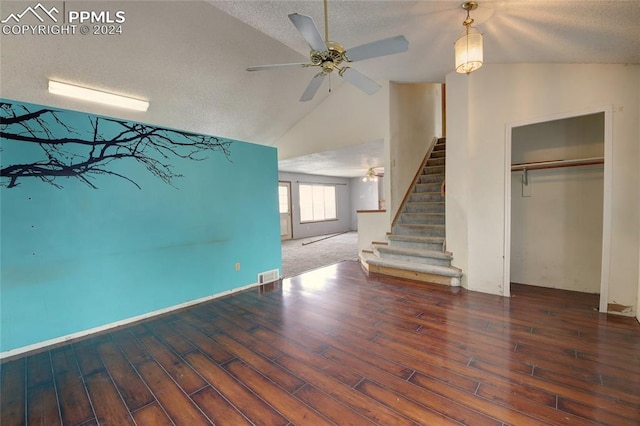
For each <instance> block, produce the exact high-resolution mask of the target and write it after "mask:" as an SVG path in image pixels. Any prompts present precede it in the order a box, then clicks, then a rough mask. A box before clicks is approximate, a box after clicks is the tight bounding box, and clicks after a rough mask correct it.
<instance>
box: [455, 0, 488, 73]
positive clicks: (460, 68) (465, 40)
mask: <svg viewBox="0 0 640 426" xmlns="http://www.w3.org/2000/svg"><path fill="white" fill-rule="evenodd" d="M462 8H463V9H464V10H466V11H467V18H466V19H465V20H464V21H463V22H462V25H464V32H463V33H462V35H461V36H460V37H458V39H457V40H456V42H455V44H454V50H455V53H456V72H459V73H461V74H469V73H471V72H473V71H475V70H477V69H478V68H480V67H481V66H482V33H480V31H478V29H477V28H476V27H472V26H471V24H473V19H472V18H471V17H470V16H469V12H470V11H472V10H475V9H477V8H478V3H476V2H475V1H468V2H466V3H463V4H462Z"/></svg>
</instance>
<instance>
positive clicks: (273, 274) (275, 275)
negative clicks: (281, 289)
mask: <svg viewBox="0 0 640 426" xmlns="http://www.w3.org/2000/svg"><path fill="white" fill-rule="evenodd" d="M278 279H280V270H279V269H272V270H270V271H265V272H260V273H259V274H258V284H264V283H270V282H273V281H277V280H278Z"/></svg>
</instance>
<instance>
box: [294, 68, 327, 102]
mask: <svg viewBox="0 0 640 426" xmlns="http://www.w3.org/2000/svg"><path fill="white" fill-rule="evenodd" d="M323 81H324V74H322V73H318V74H316V75H315V77H313V78H312V79H311V82H310V83H309V85H308V86H307V89H306V90H305V91H304V93H303V94H302V97H301V98H300V102H306V101H310V100H311V99H313V97H314V96H315V94H316V92H317V91H318V89H319V88H320V86H321V85H322V82H323Z"/></svg>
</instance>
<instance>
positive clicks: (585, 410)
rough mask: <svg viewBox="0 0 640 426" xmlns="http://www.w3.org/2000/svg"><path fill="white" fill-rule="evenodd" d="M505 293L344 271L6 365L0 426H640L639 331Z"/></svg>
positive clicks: (563, 298) (583, 303)
mask: <svg viewBox="0 0 640 426" xmlns="http://www.w3.org/2000/svg"><path fill="white" fill-rule="evenodd" d="M263 290H264V289H263ZM512 294H513V297H512V298H510V299H506V298H501V297H497V296H491V295H486V294H481V293H475V292H469V291H466V290H462V289H456V288H449V287H445V286H439V285H430V284H424V283H415V282H412V281H409V280H402V279H396V278H391V277H385V276H379V275H373V274H372V275H371V276H368V275H367V274H366V273H365V272H364V271H363V270H362V269H361V267H360V265H359V264H358V263H355V262H342V263H339V264H336V265H332V266H329V267H326V268H323V269H319V270H316V271H312V272H309V273H306V274H303V275H301V276H299V277H295V278H293V279H290V280H285V281H284V282H283V283H282V284H281V285H280V286H277V288H275V289H274V290H273V291H268V292H265V291H259V290H258V289H254V290H250V291H245V292H242V293H239V294H235V295H232V296H228V297H225V298H221V299H217V300H214V301H211V302H207V303H204V304H201V305H197V306H195V307H191V308H188V309H184V310H181V311H178V312H174V313H171V314H167V315H164V316H162V317H157V318H154V319H151V320H147V321H144V322H141V323H138V324H135V325H132V326H127V327H124V328H120V329H118V330H115V331H111V332H108V333H103V334H101V335H99V336H94V337H92V338H89V339H83V340H80V341H76V342H72V343H69V344H66V345H64V346H59V347H55V348H51V349H49V350H46V351H42V352H40V353H37V354H33V355H29V356H25V357H21V358H19V359H14V360H8V361H6V362H4V363H2V365H1V366H0V369H1V376H2V383H1V389H0V391H1V392H2V393H1V396H0V398H1V408H0V409H1V418H0V424H1V425H2V426H11V425H24V424H29V425H58V424H65V425H96V424H101V425H126V424H137V425H171V424H174V425H189V426H192V425H205V424H212V423H213V424H220V425H243V424H247V425H250V424H255V425H291V424H296V425H314V426H315V425H323V424H338V425H371V424H380V425H404V424H407V425H408V424H427V425H446V424H469V425H502V424H512V425H529V424H532V425H540V424H553V425H555V424H572V425H592V424H608V425H633V424H640V326H639V325H638V323H637V321H636V320H635V319H632V318H622V317H616V316H607V315H604V314H600V313H598V312H597V311H596V310H595V307H596V306H597V304H598V297H597V295H589V294H581V293H575V292H569V291H561V290H552V289H545V288H539V287H528V286H522V285H513V286H512Z"/></svg>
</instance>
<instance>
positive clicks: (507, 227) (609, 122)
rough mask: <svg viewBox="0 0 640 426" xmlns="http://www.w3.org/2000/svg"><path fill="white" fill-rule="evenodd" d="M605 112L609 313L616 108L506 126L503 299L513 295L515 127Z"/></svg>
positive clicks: (604, 297) (603, 281)
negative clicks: (512, 189)
mask: <svg viewBox="0 0 640 426" xmlns="http://www.w3.org/2000/svg"><path fill="white" fill-rule="evenodd" d="M601 112H602V113H604V185H603V191H604V193H603V202H602V204H603V205H602V208H603V211H602V213H603V214H602V267H601V273H600V304H599V310H600V312H603V313H606V312H607V310H608V296H609V276H610V270H611V215H612V199H611V193H612V189H613V166H612V164H613V105H605V106H600V107H593V108H585V109H581V110H577V111H571V112H567V113H562V114H553V115H548V116H544V117H537V118H533V119H528V120H523V121H517V122H511V123H507V124H506V126H505V150H504V170H505V177H504V200H505V202H504V219H505V220H504V253H503V261H504V264H503V278H502V280H503V281H502V282H503V283H504V285H503V289H504V290H503V291H504V294H503V296H506V297H510V296H511V288H510V287H511V286H510V283H511V144H512V140H511V137H512V131H513V128H514V127H520V126H526V125H529V124H537V123H544V122H547V121H554V120H562V119H565V118H572V117H578V116H582V115H589V114H597V113H601Z"/></svg>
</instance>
